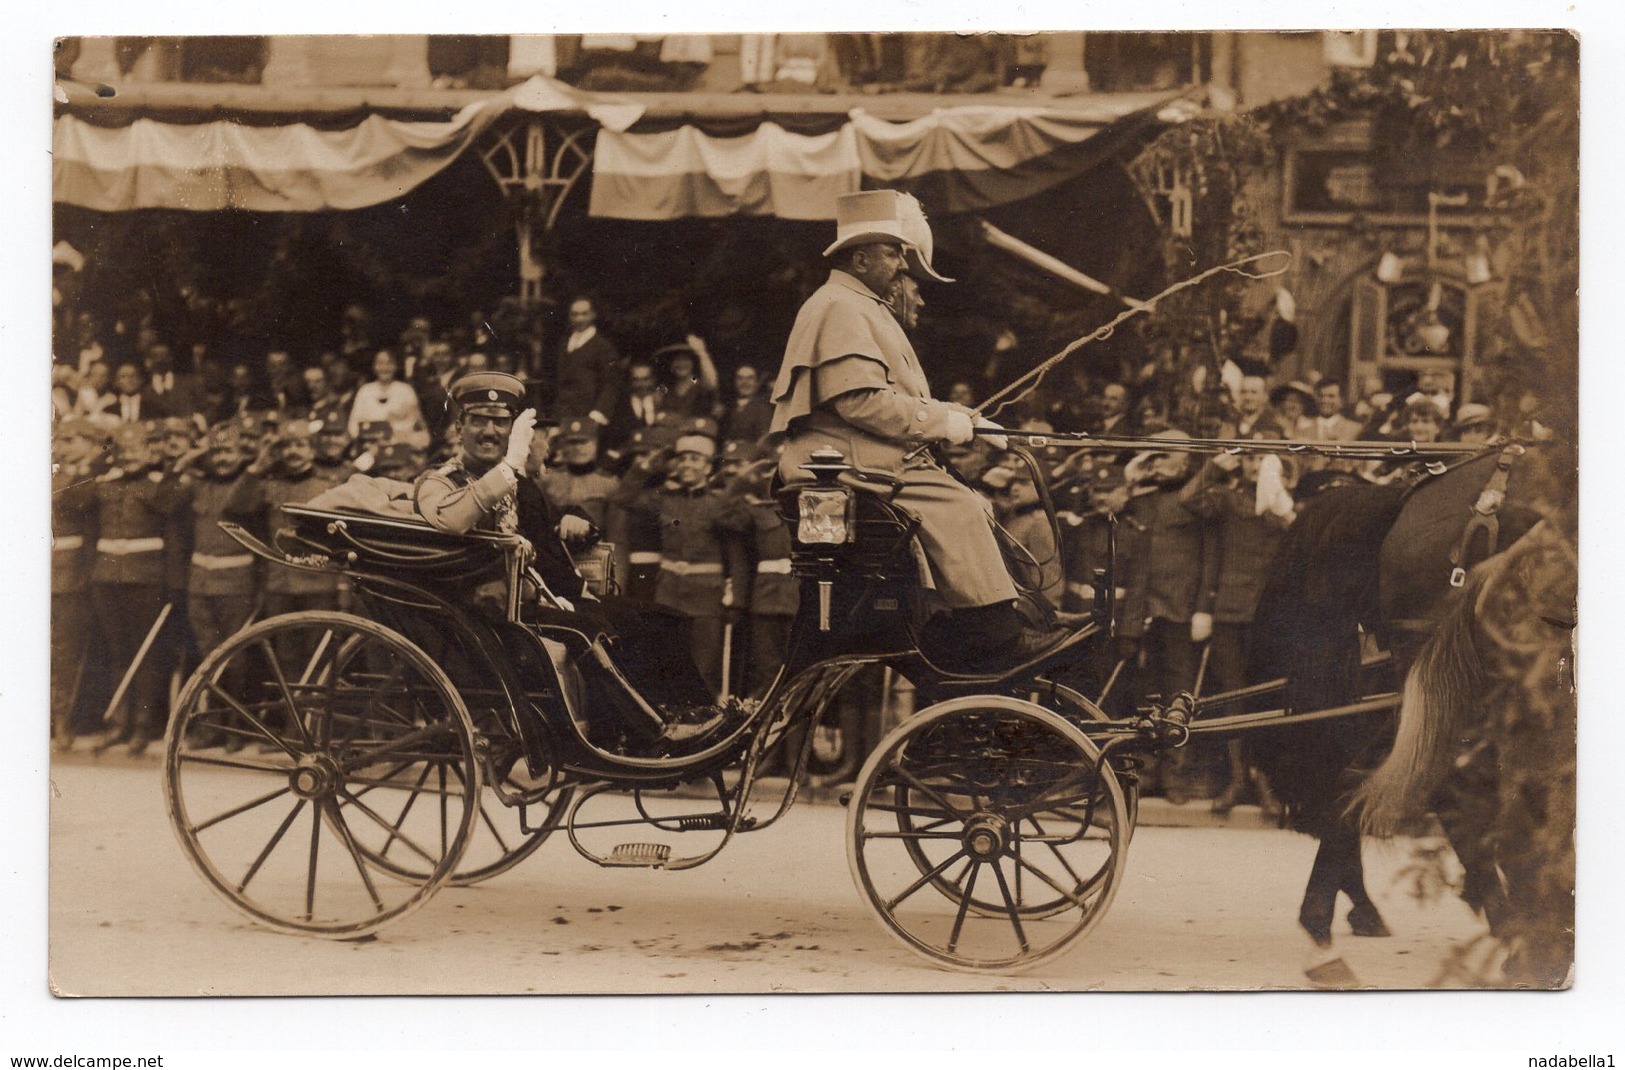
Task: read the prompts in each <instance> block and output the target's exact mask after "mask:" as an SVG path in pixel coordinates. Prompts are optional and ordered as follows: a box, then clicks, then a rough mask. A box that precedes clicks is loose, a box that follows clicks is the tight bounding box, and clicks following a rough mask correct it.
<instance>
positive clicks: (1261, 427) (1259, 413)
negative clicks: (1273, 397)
mask: <svg viewBox="0 0 1625 1070" xmlns="http://www.w3.org/2000/svg"><path fill="white" fill-rule="evenodd" d="M1255 431H1273V432H1274V433H1275V434H1276V435H1277V436H1278V437H1280V438H1285V437H1286V432H1285V431H1283V430H1282V429H1281V421H1280V420H1279V419H1277V418H1276V416H1275V413H1273V412H1271V411H1270V407H1269V394H1268V392H1267V390H1266V389H1265V386H1264V380H1263V377H1261V376H1257V375H1244V376H1242V378H1241V384H1240V385H1239V386H1238V387H1237V388H1236V419H1235V422H1234V423H1233V424H1230V425H1228V426H1227V427H1225V428H1224V429H1223V430H1222V431H1221V432H1220V436H1219V437H1221V438H1252V437H1253V433H1254V432H1255Z"/></svg>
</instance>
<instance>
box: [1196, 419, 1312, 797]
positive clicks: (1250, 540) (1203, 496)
mask: <svg viewBox="0 0 1625 1070" xmlns="http://www.w3.org/2000/svg"><path fill="white" fill-rule="evenodd" d="M1254 437H1255V438H1258V439H1273V438H1276V437H1277V436H1274V435H1272V434H1270V433H1268V432H1259V433H1258V434H1256V435H1255V436H1254ZM1285 484H1286V480H1284V479H1283V477H1282V462H1281V459H1280V458H1279V457H1273V456H1263V455H1260V454H1256V453H1249V454H1244V455H1242V456H1241V457H1235V456H1232V455H1230V454H1225V453H1221V454H1218V455H1217V456H1215V457H1213V458H1211V459H1209V460H1208V462H1207V464H1206V465H1204V466H1203V468H1202V470H1201V471H1200V472H1199V473H1197V476H1196V478H1195V479H1192V480H1191V481H1190V482H1189V483H1187V484H1186V485H1185V487H1184V489H1182V490H1181V491H1180V492H1179V499H1180V501H1181V502H1182V503H1183V504H1184V505H1185V507H1186V508H1187V509H1189V510H1190V511H1191V512H1193V513H1195V514H1196V515H1197V516H1200V517H1202V518H1203V519H1204V520H1206V521H1208V522H1209V523H1210V525H1211V526H1212V527H1211V530H1212V534H1213V536H1214V540H1215V542H1216V552H1215V555H1214V556H1216V557H1217V567H1216V569H1215V576H1214V594H1213V637H1212V639H1211V640H1210V641H1209V650H1210V653H1209V660H1208V666H1209V673H1208V674H1209V678H1210V679H1211V681H1212V687H1211V689H1210V690H1214V691H1230V690H1234V689H1237V688H1241V687H1244V686H1246V684H1247V650H1248V646H1249V644H1250V637H1251V632H1252V623H1253V613H1254V611H1255V610H1256V609H1257V607H1258V598H1259V595H1261V594H1262V593H1263V591H1264V583H1265V581H1266V580H1268V579H1269V573H1270V567H1271V565H1272V564H1273V562H1274V560H1275V552H1276V549H1277V548H1278V547H1279V545H1280V542H1281V538H1282V536H1283V535H1284V534H1285V533H1286V529H1287V526H1288V525H1289V524H1290V523H1291V522H1292V520H1293V517H1294V515H1295V513H1294V503H1293V501H1292V495H1291V493H1290V492H1289V491H1288V490H1287V489H1286V485H1285ZM1227 754H1228V758H1229V779H1228V781H1227V783H1226V785H1225V788H1224V790H1223V791H1221V792H1220V793H1219V795H1218V797H1217V798H1215V799H1214V800H1213V809H1214V810H1215V811H1216V812H1218V813H1228V812H1229V811H1230V810H1231V809H1232V808H1233V807H1234V806H1235V805H1236V804H1237V803H1238V802H1241V801H1242V799H1243V798H1244V797H1245V796H1246V795H1247V793H1248V790H1249V787H1250V785H1251V784H1252V783H1254V782H1257V783H1258V784H1259V789H1258V794H1259V802H1260V803H1261V804H1264V805H1266V806H1267V805H1269V804H1270V803H1271V802H1272V800H1271V799H1270V798H1269V789H1268V787H1267V786H1266V785H1264V784H1263V781H1262V779H1261V778H1259V777H1258V776H1257V775H1256V774H1253V773H1252V772H1251V771H1250V770H1248V768H1247V766H1246V764H1245V762H1244V760H1243V756H1242V746H1241V741H1240V740H1239V739H1238V740H1232V741H1231V742H1230V744H1229V747H1228V750H1227Z"/></svg>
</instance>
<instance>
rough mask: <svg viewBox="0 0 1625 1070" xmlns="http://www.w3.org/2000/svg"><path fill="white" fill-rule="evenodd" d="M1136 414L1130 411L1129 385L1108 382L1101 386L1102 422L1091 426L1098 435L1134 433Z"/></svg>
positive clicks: (1135, 432) (1092, 431) (1092, 430)
mask: <svg viewBox="0 0 1625 1070" xmlns="http://www.w3.org/2000/svg"><path fill="white" fill-rule="evenodd" d="M1135 423H1136V420H1135V415H1134V414H1133V413H1132V412H1130V411H1129V396H1128V387H1126V386H1124V385H1123V384H1122V383H1107V384H1106V385H1105V386H1103V387H1101V388H1100V422H1099V423H1097V424H1095V426H1094V427H1093V428H1091V429H1090V430H1091V433H1093V434H1096V435H1133V434H1137V433H1138V432H1137V431H1136V428H1135Z"/></svg>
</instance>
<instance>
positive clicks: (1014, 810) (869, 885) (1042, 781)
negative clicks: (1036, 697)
mask: <svg viewBox="0 0 1625 1070" xmlns="http://www.w3.org/2000/svg"><path fill="white" fill-rule="evenodd" d="M1099 757H1100V751H1099V748H1097V747H1096V746H1095V745H1094V744H1093V743H1092V742H1091V741H1090V740H1089V739H1088V737H1086V736H1084V735H1083V733H1082V732H1080V731H1079V730H1078V729H1077V728H1076V727H1075V726H1073V725H1072V724H1070V723H1068V722H1067V721H1066V719H1064V718H1062V717H1060V716H1058V715H1056V714H1055V713H1053V712H1051V711H1049V710H1046V709H1044V708H1043V707H1041V706H1035V705H1033V704H1031V703H1028V702H1023V701H1021V700H1019V699H1013V698H1005V697H1000V696H991V695H988V696H977V697H970V698H963V699H954V700H952V701H949V702H944V703H940V704H938V705H936V706H933V707H931V708H930V709H928V710H925V711H923V712H922V713H920V714H918V715H917V716H915V717H913V718H911V719H910V720H908V721H905V722H904V723H903V724H901V725H899V726H898V727H897V728H896V729H894V730H893V731H892V732H891V733H889V734H888V735H887V736H886V738H885V739H883V740H882V741H881V743H880V745H879V747H877V748H876V750H875V752H874V753H873V754H871V755H870V756H869V760H868V761H867V762H866V763H864V767H863V771H862V772H861V773H860V774H859V775H858V783H857V786H856V788H855V790H854V792H853V796H852V802H851V805H850V807H849V809H848V813H847V858H848V861H849V862H850V864H851V868H852V876H853V879H854V880H855V881H856V882H857V885H858V888H859V890H860V891H862V893H863V894H864V897H865V899H866V900H867V902H868V903H869V906H870V908H871V909H872V910H873V911H874V912H875V914H876V916H877V917H879V919H880V921H881V923H882V924H884V925H885V926H886V928H887V929H889V930H890V931H891V932H892V934H893V935H895V936H896V937H898V938H899V939H900V940H902V941H903V943H904V944H905V945H906V946H908V947H909V948H911V949H912V950H914V951H915V952H917V953H919V954H921V955H923V956H924V957H926V958H928V959H930V960H931V961H933V962H936V963H939V964H946V965H949V966H953V967H956V968H959V969H965V970H974V971H984V972H1011V971H1014V970H1021V969H1026V968H1028V967H1031V966H1035V965H1037V964H1038V963H1041V962H1044V961H1046V960H1048V959H1050V958H1053V957H1055V956H1056V955H1059V954H1061V953H1062V952H1063V951H1065V950H1066V949H1067V948H1068V947H1070V946H1071V945H1072V944H1073V943H1075V942H1076V941H1077V940H1079V939H1081V938H1082V937H1083V936H1084V935H1085V934H1086V933H1088V932H1089V930H1091V929H1092V928H1094V926H1095V925H1096V924H1097V923H1098V922H1099V920H1100V918H1101V917H1102V916H1104V914H1105V912H1106V909H1107V908H1108V907H1109V906H1110V904H1111V900H1112V897H1113V896H1114V895H1115V894H1116V891H1117V884H1118V882H1119V881H1120V879H1121V877H1122V871H1123V864H1124V860H1125V858H1126V852H1127V848H1128V821H1127V810H1126V807H1125V805H1124V801H1123V794H1122V790H1121V788H1120V787H1119V786H1118V783H1117V777H1116V775H1115V774H1114V773H1113V772H1112V770H1111V768H1110V767H1109V766H1105V765H1102V764H1101V763H1100V761H1099ZM922 859H923V860H925V861H926V862H927V865H925V866H922V865H921V860H922Z"/></svg>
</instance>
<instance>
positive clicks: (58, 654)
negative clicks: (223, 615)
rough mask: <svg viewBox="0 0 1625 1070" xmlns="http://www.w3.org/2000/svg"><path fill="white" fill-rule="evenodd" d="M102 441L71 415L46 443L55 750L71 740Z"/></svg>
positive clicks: (87, 611)
mask: <svg viewBox="0 0 1625 1070" xmlns="http://www.w3.org/2000/svg"><path fill="white" fill-rule="evenodd" d="M105 442H106V436H105V435H104V434H102V433H101V431H99V430H98V429H97V428H96V426H95V425H94V424H92V423H90V422H89V421H88V420H73V421H68V422H64V423H62V424H59V425H58V426H57V429H56V435H55V437H54V438H53V440H52V443H51V446H52V449H51V453H52V461H53V464H52V467H51V739H52V742H53V744H54V745H55V746H56V747H57V748H58V749H59V750H68V749H70V748H71V747H72V746H73V737H74V726H73V708H74V702H75V700H76V699H77V698H78V693H79V686H78V685H79V682H80V680H81V678H82V676H83V661H84V656H85V646H86V643H85V641H86V638H87V637H88V635H89V628H90V622H91V614H90V602H89V588H90V583H89V580H90V571H91V564H92V558H91V557H90V556H89V553H88V551H90V550H91V549H92V548H93V547H94V546H95V542H96V539H95V519H96V510H95V506H96V484H95V483H94V481H93V479H94V474H95V468H96V464H97V462H98V461H99V459H100V456H101V452H102V446H103V444H104V443H105Z"/></svg>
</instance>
